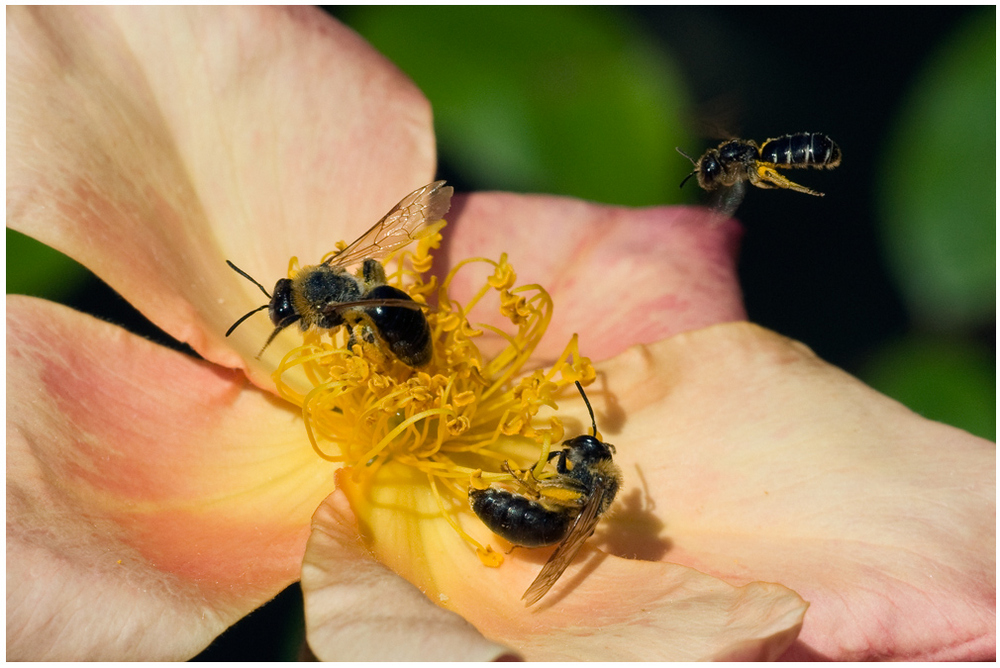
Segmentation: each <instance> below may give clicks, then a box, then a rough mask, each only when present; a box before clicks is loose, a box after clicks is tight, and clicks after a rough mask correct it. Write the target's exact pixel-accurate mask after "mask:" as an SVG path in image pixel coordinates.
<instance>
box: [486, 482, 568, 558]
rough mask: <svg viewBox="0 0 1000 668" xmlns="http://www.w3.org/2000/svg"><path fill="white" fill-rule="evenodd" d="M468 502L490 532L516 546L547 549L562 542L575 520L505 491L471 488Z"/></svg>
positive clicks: (565, 514)
mask: <svg viewBox="0 0 1000 668" xmlns="http://www.w3.org/2000/svg"><path fill="white" fill-rule="evenodd" d="M469 503H470V504H471V505H472V511H473V512H474V513H476V515H477V516H478V517H479V519H480V520H482V522H483V524H485V525H486V526H487V528H489V530H490V531H492V532H493V533H495V534H496V535H498V536H500V537H501V538H503V539H504V540H507V541H509V542H511V543H512V544H514V545H521V546H523V547H544V546H545V545H553V544H555V543H558V542H559V541H561V540H562V539H563V538H564V537H565V536H566V533H567V532H568V531H569V527H570V524H572V521H573V519H574V517H575V515H574V514H573V513H572V512H558V511H553V510H547V509H546V508H544V507H543V506H542V505H541V504H540V503H538V502H536V501H532V500H531V499H528V498H525V497H523V496H520V495H518V494H513V493H511V492H508V491H506V490H502V489H496V488H494V487H488V488H486V489H475V488H470V489H469Z"/></svg>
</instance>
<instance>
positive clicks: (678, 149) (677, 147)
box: [674, 146, 698, 188]
mask: <svg viewBox="0 0 1000 668" xmlns="http://www.w3.org/2000/svg"><path fill="white" fill-rule="evenodd" d="M674 148H676V149H677V152H678V153H680V154H681V155H683V156H684V157H685V158H687V159H688V160H690V161H691V164H692V165H694V171H693V172H691V173H690V174H688V175H687V176H685V177H684V180H683V181H681V186H680V187H681V188H683V187H684V184H685V183H687V182H688V179H690V178H691V177H692V176H694V175H695V174H697V173H698V163H697V162H696V161H695V159H694V158H692V157H691V156H690V155H688V154H687V153H685V152H684V151H682V150H681V147H680V146H675V147H674Z"/></svg>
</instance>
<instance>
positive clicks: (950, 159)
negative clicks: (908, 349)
mask: <svg viewBox="0 0 1000 668" xmlns="http://www.w3.org/2000/svg"><path fill="white" fill-rule="evenodd" d="M880 172H881V173H882V175H883V179H882V188H881V189H880V193H881V201H880V207H881V210H882V217H883V219H884V223H885V226H884V231H883V238H884V242H885V251H886V253H887V255H888V258H889V261H890V265H891V268H892V270H893V272H894V274H895V277H896V280H897V282H898V284H899V285H900V287H901V288H902V290H903V293H904V295H905V297H906V300H907V302H908V304H909V305H910V308H911V311H912V312H913V314H914V316H915V317H916V318H917V320H918V321H919V322H921V323H922V324H924V325H925V326H926V325H930V326H932V327H933V328H934V329H939V330H942V329H943V330H959V329H963V328H968V327H971V326H976V325H980V324H983V323H985V322H988V321H989V320H990V319H991V318H993V317H994V316H995V304H996V12H995V9H987V10H985V11H983V12H979V13H976V14H974V15H973V16H972V19H971V20H970V21H968V22H967V23H966V24H964V25H962V26H961V27H960V29H959V30H958V31H957V32H956V33H955V34H954V35H953V36H952V38H951V39H950V40H949V41H948V42H947V43H946V44H944V45H943V46H942V47H941V48H940V49H939V50H938V52H937V53H936V54H935V55H934V56H933V58H932V59H931V60H930V61H929V63H928V66H927V67H926V69H925V70H924V72H923V73H922V74H921V75H920V77H919V78H918V81H917V83H916V85H915V86H914V88H913V90H912V91H911V93H910V95H909V97H908V100H907V103H906V105H905V107H904V109H903V111H902V114H901V117H900V119H899V123H898V125H897V127H896V131H895V132H894V133H893V135H892V137H891V140H890V142H889V143H888V145H887V147H886V150H885V153H884V155H883V156H882V165H881V169H880Z"/></svg>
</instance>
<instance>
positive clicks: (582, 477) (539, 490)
mask: <svg viewBox="0 0 1000 668" xmlns="http://www.w3.org/2000/svg"><path fill="white" fill-rule="evenodd" d="M576 387H577V389H578V390H579V391H580V395H581V396H582V397H583V401H584V403H586V404H587V410H588V411H589V412H590V420H591V423H592V424H593V428H594V434H593V435H592V436H591V435H587V434H583V435H581V436H577V437H575V438H571V439H569V440H567V441H564V442H563V447H562V449H561V450H556V451H553V452H550V453H549V461H552V460H553V459H554V460H555V469H556V473H555V475H553V476H552V477H547V478H542V479H536V478H535V477H534V474H533V473H532V472H529V473H528V474H526V475H519V474H518V473H517V472H515V471H514V470H513V469H511V467H510V465H509V464H507V463H504V470H505V471H507V472H508V473H510V474H511V476H512V477H513V481H512V482H510V483H494V484H493V485H491V486H490V487H487V488H486V489H476V488H475V487H470V488H469V503H470V505H471V506H472V510H473V512H475V513H476V516H478V517H479V519H480V520H482V522H483V524H485V525H486V526H487V527H488V528H489V529H490V531H492V532H493V533H495V534H496V535H498V536H500V537H501V538H503V539H505V540H507V541H508V542H510V543H511V544H513V545H519V546H523V547H544V546H546V545H554V544H557V543H558V546H557V547H556V549H555V551H554V552H553V553H552V555H551V556H550V557H549V559H548V561H547V562H546V563H545V565H544V566H543V567H542V570H541V571H540V572H539V574H538V577H536V578H535V581H534V582H532V583H531V586H529V587H528V589H527V591H525V592H524V596H522V597H521V598H522V600H523V601H524V604H525V605H526V606H530V605H533V604H534V603H536V602H537V601H538V600H539V599H541V598H542V596H544V595H545V594H546V592H548V591H549V589H551V588H552V585H554V584H555V583H556V581H557V580H558V579H559V577H560V576H561V575H562V574H563V572H564V571H565V570H566V568H567V567H568V566H569V565H570V563H571V562H572V561H573V559H574V558H575V557H576V555H577V553H578V552H579V551H580V548H581V547H583V544H584V543H585V542H586V541H587V539H588V538H590V536H591V534H593V533H594V529H595V528H596V527H597V522H598V520H600V518H601V516H602V515H604V514H605V513H606V512H607V511H608V508H610V507H611V503H612V502H613V501H614V500H615V496H616V495H617V494H618V490H619V489H620V488H621V486H622V473H621V469H620V468H618V465H617V464H615V463H614V460H613V458H612V456H613V455H614V453H615V446H613V445H611V444H610V443H604V442H603V441H601V440H599V439H598V438H597V420H596V419H595V418H594V410H593V408H591V406H590V401H589V400H588V399H587V395H586V393H584V391H583V386H582V385H580V383H579V382H577V383H576ZM507 487H513V488H514V489H508V488H507Z"/></svg>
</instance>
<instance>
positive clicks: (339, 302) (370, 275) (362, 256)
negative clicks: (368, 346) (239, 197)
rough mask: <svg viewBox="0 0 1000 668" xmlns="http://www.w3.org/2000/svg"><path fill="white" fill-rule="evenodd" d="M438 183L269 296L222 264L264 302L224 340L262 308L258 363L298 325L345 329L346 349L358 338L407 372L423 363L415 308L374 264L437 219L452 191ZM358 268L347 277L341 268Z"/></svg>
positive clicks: (425, 336) (425, 344)
mask: <svg viewBox="0 0 1000 668" xmlns="http://www.w3.org/2000/svg"><path fill="white" fill-rule="evenodd" d="M444 184H445V182H444V181H435V182H434V183H430V184H428V185H426V186H424V187H422V188H418V189H416V190H414V191H413V192H412V193H410V194H409V195H407V196H406V197H404V198H403V199H402V200H401V201H400V202H399V204H397V205H396V206H394V207H392V209H391V210H390V211H389V213H387V214H385V216H384V217H383V218H382V220H380V221H378V222H377V223H375V225H374V226H372V228H371V229H370V230H368V231H367V232H365V233H364V234H362V235H361V236H360V237H359V238H358V239H356V240H355V241H354V242H353V243H351V244H350V245H349V246H347V247H346V248H344V249H343V250H341V251H339V252H337V253H334V254H333V255H331V256H330V257H329V258H327V259H326V260H324V261H323V262H321V263H320V264H317V265H310V266H307V267H302V269H300V270H299V271H298V272H297V273H296V274H295V277H294V278H282V279H279V280H278V282H277V283H275V284H274V293H273V295H272V294H270V293H268V291H267V290H266V289H265V288H264V286H263V285H261V284H260V283H258V282H257V281H256V280H255V279H254V278H252V277H251V276H250V275H249V274H247V273H246V272H245V271H243V270H242V269H240V268H239V267H237V266H236V265H235V264H233V263H232V262H230V261H229V260H226V262H227V263H228V264H229V266H230V267H232V268H233V269H234V270H235V271H236V272H237V273H239V274H240V275H241V276H243V277H244V278H246V279H247V280H249V281H250V282H251V283H253V284H254V285H256V286H257V287H258V288H260V290H261V292H263V293H264V295H265V296H266V297H267V298H268V300H270V301H269V302H268V303H267V304H264V305H263V306H260V307H258V308H255V309H253V310H252V311H250V312H249V313H247V314H245V315H244V316H243V317H241V318H240V319H239V320H237V321H236V322H235V323H233V326H232V327H230V328H229V331H227V332H226V336H229V335H230V334H232V333H233V330H235V329H236V328H237V327H238V326H239V325H240V324H241V323H242V322H243V321H244V320H246V319H247V318H249V317H250V316H252V315H253V314H254V313H257V312H258V311H263V310H264V309H267V310H268V315H269V316H270V318H271V322H272V323H273V324H274V331H273V332H271V335H270V336H269V337H268V338H267V341H266V342H265V343H264V347H263V348H261V349H260V352H259V353H257V358H258V359H260V356H261V355H262V354H263V353H264V350H265V349H266V348H267V347H268V346H269V345H270V344H271V342H272V341H274V338H275V337H276V336H277V335H278V333H279V332H281V330H283V329H285V328H286V327H289V326H290V325H293V324H295V323H298V324H299V327H300V328H301V329H302V331H303V332H305V331H306V330H308V329H309V328H310V327H317V328H320V329H333V328H335V327H339V326H340V325H347V326H348V328H349V330H350V337H349V339H348V347H350V346H351V345H353V344H354V343H356V342H357V339H358V338H361V339H362V340H364V341H366V342H367V343H373V344H376V345H379V346H381V347H383V348H387V349H388V350H389V351H391V352H392V353H393V354H394V355H395V356H396V357H397V358H399V360H400V361H402V362H403V363H404V364H407V365H409V366H411V367H421V366H424V365H425V364H427V363H428V362H429V361H430V360H431V357H432V356H433V353H434V351H433V347H432V345H431V333H430V326H429V325H428V323H427V318H426V316H425V315H424V313H423V311H422V310H421V305H420V304H418V303H417V302H415V301H413V299H412V298H411V297H410V296H409V295H408V294H406V293H405V292H404V291H402V290H400V289H399V288H396V287H393V286H391V285H386V275H385V267H383V266H382V263H381V262H379V261H378V260H379V258H382V257H385V256H386V255H388V254H389V253H391V252H393V251H395V250H398V249H400V248H402V247H404V246H406V245H407V244H408V243H410V242H411V241H413V240H414V239H415V238H416V236H415V235H416V232H417V231H418V230H419V229H420V228H421V227H422V226H423V224H424V223H425V222H428V221H431V222H433V221H437V220H440V219H441V218H442V217H444V215H445V214H446V213H447V212H448V209H449V208H450V207H451V195H452V192H453V189H452V188H451V186H448V187H445V186H444ZM359 262H360V263H361V267H360V268H359V269H358V271H357V273H355V274H351V273H349V272H348V271H347V269H346V268H345V267H349V266H351V265H354V264H357V263H359Z"/></svg>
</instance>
